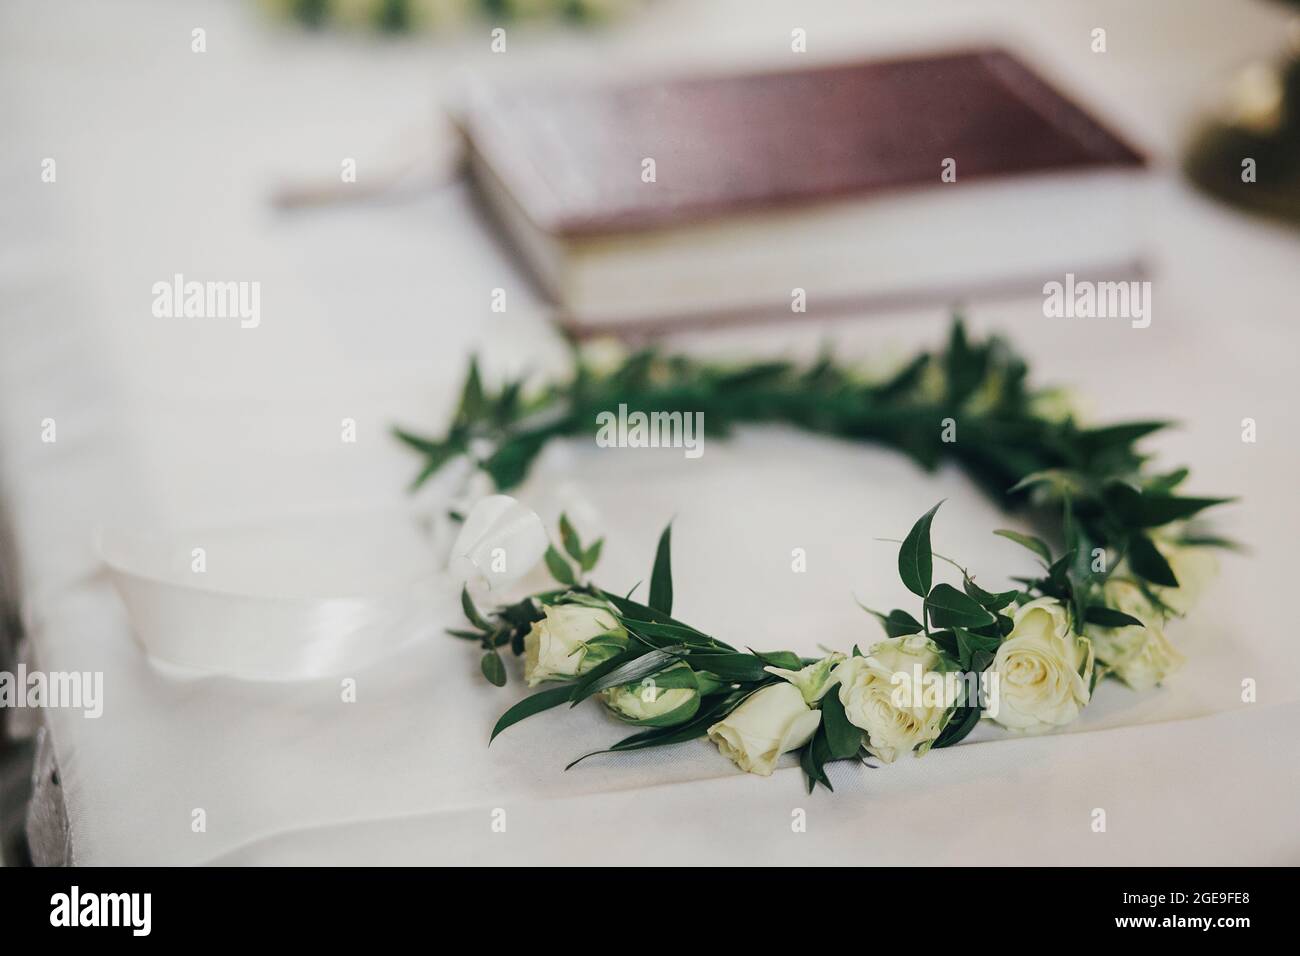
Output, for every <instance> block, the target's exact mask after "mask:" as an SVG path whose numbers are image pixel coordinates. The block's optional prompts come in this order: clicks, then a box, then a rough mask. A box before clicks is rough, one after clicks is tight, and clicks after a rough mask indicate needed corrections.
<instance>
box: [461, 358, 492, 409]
mask: <svg viewBox="0 0 1300 956" xmlns="http://www.w3.org/2000/svg"><path fill="white" fill-rule="evenodd" d="M486 407H487V403H486V402H485V401H484V398H483V379H482V378H481V377H480V375H479V371H478V356H477V355H475V356H472V357H471V358H470V360H469V373H468V374H467V375H466V376H465V385H464V387H463V388H462V389H461V392H460V406H459V407H458V408H457V409H456V421H457V422H458V423H460V424H471V423H473V422H476V421H478V420H479V418H481V417H482V415H483V412H484V410H485V409H486Z"/></svg>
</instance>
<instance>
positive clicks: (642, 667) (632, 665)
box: [570, 645, 686, 707]
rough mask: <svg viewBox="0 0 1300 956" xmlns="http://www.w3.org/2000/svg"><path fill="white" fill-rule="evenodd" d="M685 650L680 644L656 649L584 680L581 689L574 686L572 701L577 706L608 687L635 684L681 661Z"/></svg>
mask: <svg viewBox="0 0 1300 956" xmlns="http://www.w3.org/2000/svg"><path fill="white" fill-rule="evenodd" d="M685 651H686V648H685V647H684V646H681V645H679V646H678V647H677V648H673V649H667V648H666V649H663V650H659V649H656V650H653V651H650V652H649V653H648V654H643V655H641V656H640V657H637V658H635V659H633V660H629V661H627V662H626V663H623V664H621V665H619V666H618V667H615V668H614V669H613V670H611V671H609V672H608V673H606V674H602V675H601V676H600V677H598V678H597V679H596V680H594V681H587V682H584V683H583V684H582V685H580V688H581V689H580V690H579V688H574V692H573V694H572V695H571V696H570V703H571V704H572V705H573V706H575V707H576V706H577V705H578V704H580V703H582V701H583V700H585V699H586V698H588V697H590V696H591V695H592V694H598V693H600V692H601V691H602V690H605V689H606V688H609V687H618V686H619V685H621V684H634V683H636V682H637V681H640V680H643V679H645V678H647V677H650V676H651V675H653V674H657V673H659V671H661V670H663V669H664V668H666V667H672V666H673V665H674V664H676V663H677V662H678V661H680V660H681V659H682V654H683V653H685Z"/></svg>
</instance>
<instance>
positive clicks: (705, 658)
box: [689, 650, 774, 684]
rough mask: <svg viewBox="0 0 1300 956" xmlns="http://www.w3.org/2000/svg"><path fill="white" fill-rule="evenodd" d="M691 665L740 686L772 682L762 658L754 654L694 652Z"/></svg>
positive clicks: (690, 661) (691, 656) (690, 659)
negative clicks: (764, 681) (764, 668)
mask: <svg viewBox="0 0 1300 956" xmlns="http://www.w3.org/2000/svg"><path fill="white" fill-rule="evenodd" d="M689 663H690V664H691V666H692V667H697V668H699V669H700V670H704V671H708V672H709V673H710V674H717V675H718V676H719V677H721V678H722V679H723V680H724V681H734V682H735V683H738V684H752V683H756V682H757V681H762V680H771V679H774V678H772V675H771V674H769V673H768V672H767V671H765V670H763V667H764V664H763V660H762V658H760V657H755V656H754V655H753V654H740V653H737V652H736V651H707V650H696V651H692V652H691V655H690V658H689Z"/></svg>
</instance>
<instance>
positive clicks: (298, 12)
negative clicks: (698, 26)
mask: <svg viewBox="0 0 1300 956" xmlns="http://www.w3.org/2000/svg"><path fill="white" fill-rule="evenodd" d="M259 2H260V3H261V5H262V6H263V7H264V8H266V9H267V10H268V11H269V12H271V13H272V14H273V15H275V16H278V17H282V18H285V19H288V20H293V21H296V22H297V23H300V24H302V25H303V26H306V27H312V28H321V27H343V28H348V29H362V30H377V31H380V32H385V33H407V32H411V31H418V30H442V29H447V28H451V27H456V26H458V25H461V24H463V23H465V22H466V21H468V20H471V19H473V18H474V17H481V18H490V19H493V20H514V19H542V18H547V17H550V18H556V19H565V20H569V21H572V22H575V23H591V22H596V21H600V20H607V19H610V18H611V17H615V16H618V15H619V14H622V13H624V12H626V11H627V10H629V9H631V8H632V7H634V6H637V5H638V4H639V3H640V2H641V0H259Z"/></svg>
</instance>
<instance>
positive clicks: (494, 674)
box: [479, 651, 506, 687]
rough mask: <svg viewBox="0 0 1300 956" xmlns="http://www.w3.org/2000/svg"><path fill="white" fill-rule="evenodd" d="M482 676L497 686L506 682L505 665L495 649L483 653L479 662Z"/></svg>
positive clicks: (501, 685) (502, 685)
mask: <svg viewBox="0 0 1300 956" xmlns="http://www.w3.org/2000/svg"><path fill="white" fill-rule="evenodd" d="M479 667H480V669H481V670H482V671H483V676H484V677H486V678H487V679H488V683H491V684H495V685H496V686H497V687H504V686H505V684H506V665H505V662H504V661H502V660H501V655H500V654H498V653H497V652H496V651H487V652H486V653H484V655H483V660H482V661H481V662H480V663H479Z"/></svg>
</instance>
